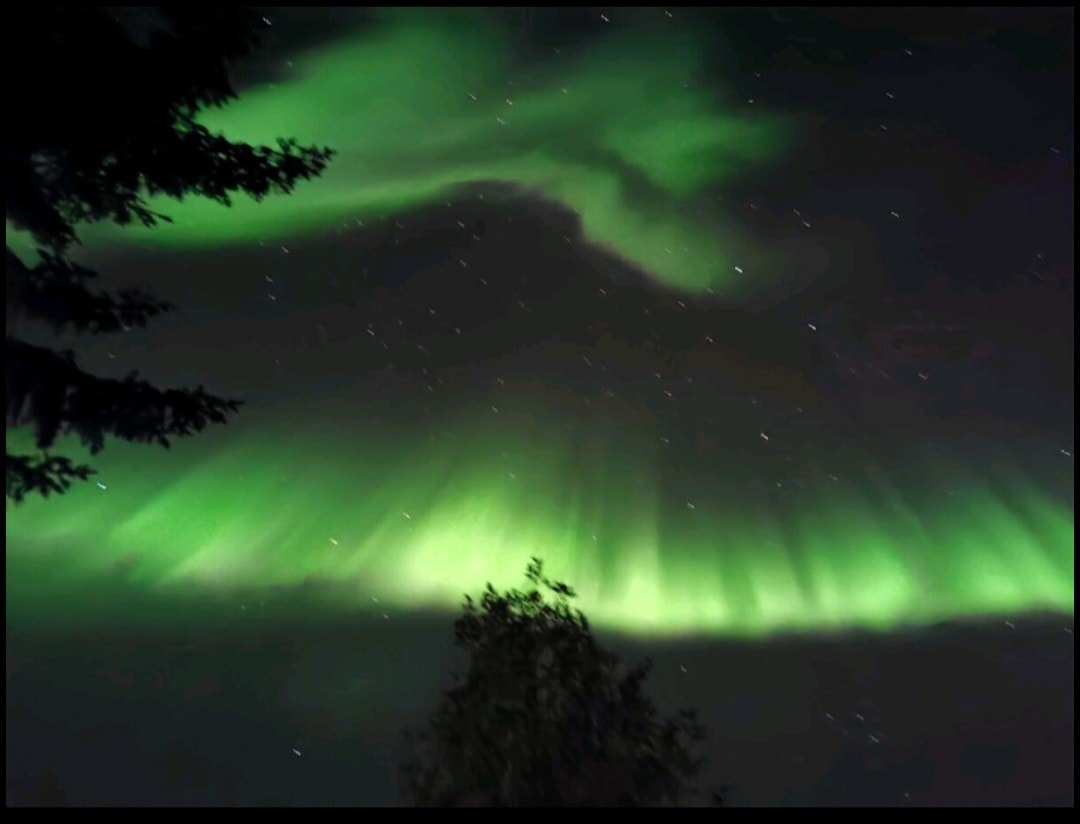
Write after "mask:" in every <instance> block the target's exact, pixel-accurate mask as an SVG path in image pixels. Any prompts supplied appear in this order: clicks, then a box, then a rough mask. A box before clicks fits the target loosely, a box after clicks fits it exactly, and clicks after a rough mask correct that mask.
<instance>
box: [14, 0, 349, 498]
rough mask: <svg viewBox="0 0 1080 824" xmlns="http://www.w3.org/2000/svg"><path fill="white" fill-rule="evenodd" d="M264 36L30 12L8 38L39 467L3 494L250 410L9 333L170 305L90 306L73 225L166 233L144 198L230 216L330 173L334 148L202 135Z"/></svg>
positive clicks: (92, 328) (200, 12) (102, 302)
mask: <svg viewBox="0 0 1080 824" xmlns="http://www.w3.org/2000/svg"><path fill="white" fill-rule="evenodd" d="M265 25H266V23H265V21H264V20H263V19H261V18H260V16H259V15H258V14H257V13H255V12H253V11H249V10H242V9H238V8H233V7H229V6H220V7H209V6H196V7H181V6H172V7H167V8H154V9H150V8H142V9H111V10H110V9H103V8H93V7H78V6H66V7H60V8H52V7H44V6H33V5H31V6H28V7H23V9H22V10H21V12H20V15H19V16H18V17H17V18H16V19H15V20H14V21H13V24H12V26H11V27H9V30H8V36H9V38H11V43H12V44H13V45H14V44H17V46H18V47H17V48H9V49H7V50H6V52H7V61H8V77H9V78H12V80H13V86H14V90H13V95H12V96H13V98H14V103H13V105H11V108H10V110H9V112H10V113H12V117H10V118H9V119H8V123H7V125H6V126H5V131H6V133H7V134H6V137H7V142H8V154H7V220H8V224H9V227H14V228H16V229H20V230H23V231H25V232H27V233H29V234H30V236H31V237H32V238H33V240H34V241H35V243H36V244H37V245H38V250H37V261H36V262H33V263H32V264H28V263H26V262H24V261H23V260H22V259H20V257H19V255H17V254H16V253H15V252H13V251H12V249H11V247H10V246H9V247H8V250H7V263H6V287H7V319H8V335H7V352H6V358H7V400H6V412H7V424H8V426H9V427H11V426H18V425H21V424H33V426H34V434H35V441H36V446H37V448H38V450H39V454H37V455H12V454H10V453H9V454H8V455H7V460H6V463H7V495H8V498H9V499H12V500H14V501H16V502H19V501H22V500H23V499H24V498H25V496H26V495H27V494H29V493H31V492H38V493H40V494H42V495H46V496H47V495H49V494H50V493H52V492H56V493H60V492H63V491H65V490H66V489H68V488H69V486H70V485H71V483H72V481H73V480H76V479H83V480H85V479H86V478H88V477H90V475H92V474H93V472H94V470H93V469H92V468H91V467H89V466H86V465H76V464H73V463H72V462H71V461H70V460H69V459H67V458H63V457H59V456H55V455H50V454H49V453H48V451H47V450H48V449H49V447H50V446H52V445H53V443H54V442H55V439H56V437H57V436H58V435H60V434H64V433H69V432H70V433H75V434H77V435H78V436H79V437H80V439H81V440H82V442H83V444H84V445H87V446H89V447H90V451H91V453H92V454H96V453H97V452H99V451H100V450H101V449H102V448H103V447H104V444H105V437H106V436H107V435H111V436H114V437H119V438H123V439H125V440H129V441H137V442H147V443H150V442H153V443H158V444H161V445H162V446H165V447H168V446H169V443H170V438H172V437H177V436H184V435H190V434H192V433H194V432H198V431H200V430H202V429H203V428H204V427H206V426H207V425H208V424H211V423H222V422H224V421H225V419H226V415H227V414H228V413H229V412H235V411H236V410H237V409H238V408H239V406H240V402H239V401H236V400H226V399H223V398H219V397H215V396H214V395H211V394H209V393H207V392H206V391H205V390H204V389H203V388H202V387H198V388H196V389H194V390H189V389H167V390H162V389H157V388H155V387H153V386H151V385H150V384H148V383H146V382H145V381H141V380H139V379H138V376H137V375H136V374H134V373H133V374H131V375H129V376H128V377H127V378H126V379H124V380H111V379H105V378H100V377H97V376H94V375H91V374H88V373H87V372H84V371H82V370H80V369H79V368H78V366H77V365H76V362H75V356H74V354H73V353H71V352H69V351H68V352H58V351H54V350H52V349H48V348H44V347H41V346H34V345H31V344H29V343H27V342H25V341H22V340H19V339H18V338H16V337H14V335H13V334H12V326H13V322H14V321H15V320H16V318H18V317H25V318H30V319H34V320H37V321H40V322H43V323H45V324H48V325H49V326H51V327H52V328H53V329H54V330H55V331H56V332H61V331H64V330H66V329H70V330H71V331H74V332H81V333H88V334H101V333H109V332H116V331H120V330H127V329H130V328H132V327H135V326H143V325H145V324H146V323H147V322H148V321H149V320H150V319H151V318H153V317H155V316H157V315H160V314H161V313H163V312H167V311H169V310H170V309H171V308H172V307H171V306H169V304H167V303H164V302H162V301H159V300H156V299H154V298H153V297H151V296H149V295H145V294H143V293H141V292H139V291H137V290H128V291H122V292H119V293H118V294H117V295H116V296H113V295H110V294H107V293H105V292H100V291H93V290H91V289H90V287H89V285H88V284H89V282H90V281H91V280H92V279H93V278H94V277H95V273H94V272H92V271H91V270H89V269H87V268H85V267H82V266H78V265H76V264H74V263H72V262H71V261H70V259H69V252H70V249H71V247H72V246H74V245H76V244H77V243H78V235H77V226H78V225H79V224H82V223H93V222H98V221H112V222H115V223H118V224H121V225H126V224H130V223H132V222H134V221H137V222H139V223H141V224H143V225H145V226H150V227H152V226H154V225H156V224H157V223H158V222H159V221H169V218H168V216H167V215H164V214H161V213H159V212H155V211H153V210H152V209H151V208H150V207H149V205H148V203H147V198H148V197H152V196H155V195H167V196H170V197H173V198H176V199H178V200H179V199H183V198H184V197H185V196H189V195H201V196H203V197H208V198H210V199H212V200H215V201H217V202H219V203H223V204H225V205H229V203H230V197H231V196H232V195H233V194H235V193H237V192H243V193H246V194H248V195H250V196H252V197H254V198H255V199H261V198H263V197H264V196H266V195H268V194H272V193H286V194H287V193H289V192H291V191H292V190H293V188H294V186H295V185H296V184H297V183H298V182H299V181H301V180H307V179H310V178H312V177H315V176H317V175H319V174H321V173H322V171H323V170H324V169H325V168H326V165H327V163H328V162H329V160H330V158H331V157H332V154H333V153H332V152H331V151H330V150H329V149H326V148H315V147H302V146H299V145H298V144H297V142H296V141H294V140H284V139H283V140H279V141H278V145H277V146H276V147H274V148H271V147H267V146H251V145H248V144H245V143H234V142H231V141H229V140H227V139H226V138H225V137H224V136H222V135H218V134H213V133H211V132H210V131H209V130H207V129H206V128H205V127H204V126H202V125H200V124H199V123H198V122H197V116H198V114H199V112H200V111H201V110H203V109H206V108H207V107H218V106H221V105H223V104H225V103H226V102H228V101H229V100H232V99H234V98H235V97H236V96H237V95H236V92H235V90H234V89H233V87H232V85H231V82H230V80H229V73H228V64H229V62H230V61H233V60H235V59H237V58H239V57H242V56H244V55H246V54H248V53H249V52H250V51H251V49H252V48H254V47H255V46H256V45H257V43H258V32H259V29H260V27H262V26H265Z"/></svg>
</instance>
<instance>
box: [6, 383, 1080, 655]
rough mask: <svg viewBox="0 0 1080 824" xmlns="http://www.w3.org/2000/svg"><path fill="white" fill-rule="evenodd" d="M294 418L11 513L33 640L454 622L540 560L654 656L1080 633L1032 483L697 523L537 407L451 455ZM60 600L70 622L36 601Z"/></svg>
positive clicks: (579, 429)
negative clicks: (150, 611) (331, 620)
mask: <svg viewBox="0 0 1080 824" xmlns="http://www.w3.org/2000/svg"><path fill="white" fill-rule="evenodd" d="M479 410H486V411H487V412H486V414H485V412H483V411H479ZM280 414H283V413H280V412H279V413H278V416H279V417H278V418H273V417H272V414H271V412H269V411H267V412H265V413H264V414H263V415H262V417H261V418H260V417H259V416H255V417H254V418H253V419H252V420H250V421H248V422H246V423H245V424H244V428H241V427H240V425H239V424H238V425H237V426H236V428H234V427H232V426H230V427H229V428H228V429H227V430H224V431H222V432H219V433H215V434H214V435H213V436H211V437H208V438H206V439H205V440H204V439H200V440H197V441H193V442H188V443H184V444H183V445H182V446H180V447H178V448H176V449H175V450H173V451H172V452H168V453H164V454H162V455H160V459H159V460H155V461H152V462H149V461H147V460H146V458H147V455H146V450H145V448H138V447H130V446H127V445H124V444H116V445H114V446H111V447H110V449H109V450H107V451H106V452H104V453H102V455H100V456H97V457H96V458H95V461H96V462H97V464H98V466H99V468H100V470H101V474H100V476H99V478H100V480H101V481H102V482H103V483H104V484H105V485H106V487H107V488H106V489H104V490H102V489H100V488H98V487H96V486H95V485H93V484H90V485H83V486H79V487H76V488H74V489H72V490H71V491H70V492H69V493H68V494H66V495H64V496H63V497H61V498H60V499H57V500H53V501H37V500H31V501H29V502H28V503H26V504H25V505H24V506H22V507H20V508H18V509H13V510H9V513H8V523H7V542H8V619H9V621H14V622H16V623H18V622H21V621H58V622H64V621H70V620H76V616H77V620H80V621H86V620H91V619H92V617H93V616H94V614H95V611H100V610H102V609H105V608H106V607H107V606H108V605H106V604H102V603H100V599H99V595H97V594H96V593H100V592H102V591H110V592H111V591H116V592H120V593H140V594H142V595H143V596H145V597H146V598H148V599H150V600H151V601H152V600H154V599H157V600H161V601H168V600H169V599H170V598H174V599H187V600H188V602H190V603H192V604H198V603H200V602H201V601H213V600H214V599H215V598H216V599H218V600H219V601H221V600H224V601H229V600H230V599H231V601H232V602H233V603H234V604H235V602H236V601H238V600H252V599H254V598H255V597H256V596H258V597H260V598H265V597H272V596H273V594H274V593H282V592H284V593H288V592H295V591H301V590H303V591H307V592H308V593H309V594H310V595H311V597H312V598H313V599H315V600H316V601H318V602H321V603H322V604H323V607H324V608H325V609H326V610H327V611H328V612H330V613H335V612H338V611H350V610H355V609H358V608H361V609H362V608H365V607H370V606H371V605H372V602H373V599H376V598H377V599H378V606H379V608H380V609H398V610H401V609H421V608H447V609H454V608H456V606H457V605H458V603H459V602H460V598H461V595H462V594H463V593H465V592H476V591H477V589H478V588H479V587H480V586H482V585H483V583H484V582H486V581H491V582H493V583H494V584H496V586H510V585H515V584H517V583H518V582H519V581H520V576H521V571H522V570H523V569H524V565H525V563H526V561H527V560H528V558H529V557H530V556H533V555H537V556H540V557H543V558H544V559H545V560H546V561H547V563H548V565H549V567H550V570H551V572H552V573H553V574H554V575H556V576H557V577H560V578H563V579H566V580H568V581H570V582H571V583H573V584H574V585H575V587H576V588H577V589H578V591H579V593H580V596H581V598H580V603H581V606H582V608H583V609H585V610H586V612H587V614H588V615H589V616H590V618H591V619H593V620H594V621H595V622H596V623H597V624H598V625H600V626H604V627H608V628H611V629H615V630H620V631H626V632H630V633H634V634H637V635H658V636H665V635H678V634H693V633H709V634H728V635H747V636H757V635H768V634H770V633H775V632H781V631H818V630H840V629H848V628H867V629H875V630H888V629H891V628H895V627H899V626H902V625H908V624H920V623H926V622H934V621H939V620H947V619H950V618H959V617H965V616H972V615H979V614H990V613H1008V614H1016V613H1018V612H1022V611H1026V610H1041V609H1048V610H1055V611H1059V612H1064V613H1068V614H1071V613H1072V609H1073V516H1072V511H1071V508H1066V507H1065V506H1064V505H1063V504H1061V503H1059V502H1055V501H1054V500H1053V498H1052V497H1050V496H1049V495H1047V494H1046V493H1044V492H1042V491H1041V490H1040V488H1039V485H1038V484H1037V483H1036V482H1035V480H1033V479H1032V478H1031V477H1028V476H1027V475H1025V474H1024V473H1023V472H1021V471H1019V470H1018V469H1015V468H1008V467H1003V468H999V470H998V472H997V475H996V476H995V477H990V478H988V477H987V475H986V473H985V472H983V471H982V470H981V469H980V470H976V469H975V468H971V467H967V466H965V464H964V462H963V461H959V460H955V459H948V460H946V459H944V458H940V457H939V458H933V459H930V458H921V457H920V458H912V459H911V462H910V463H909V464H908V465H907V466H904V467H901V468H900V470H894V469H889V468H886V467H884V466H878V465H876V464H874V463H873V461H872V460H870V459H869V458H867V460H866V461H864V463H863V465H862V467H861V468H854V467H853V468H852V469H851V470H850V471H849V472H848V473H846V475H845V477H844V478H842V479H841V480H839V481H837V482H831V481H826V482H825V483H824V484H823V485H822V486H821V487H820V488H814V489H810V490H808V491H807V492H806V494H805V495H804V496H803V497H802V498H801V499H799V500H798V501H797V502H795V503H791V504H784V505H781V504H778V503H776V502H775V501H770V500H769V499H768V498H767V497H766V496H764V495H763V494H758V493H755V492H752V491H750V490H744V491H742V492H739V493H736V494H734V495H732V494H731V492H730V489H731V484H730V483H725V482H724V480H725V479H723V478H721V477H716V478H715V481H716V482H715V483H712V484H707V483H704V482H699V484H698V489H697V492H696V497H697V498H698V503H697V504H696V505H695V507H694V508H693V509H691V508H690V507H688V506H687V502H686V501H684V500H681V496H682V491H680V490H677V489H676V487H677V485H668V486H666V487H665V486H664V485H662V484H660V483H659V482H658V481H657V479H658V478H659V477H661V476H660V474H659V472H658V466H659V463H658V462H659V460H660V456H659V455H658V454H657V452H656V447H654V446H653V445H651V444H650V443H647V442H645V441H644V440H643V437H642V436H641V435H640V434H638V433H636V432H635V431H633V430H632V429H630V428H626V429H623V430H621V429H620V428H619V427H618V426H617V425H616V424H612V423H611V422H601V421H598V420H578V421H572V420H561V419H559V420H557V419H556V413H552V414H551V415H549V416H547V417H546V418H545V416H543V415H539V414H538V409H537V402H536V400H535V399H533V400H531V401H528V402H526V401H525V400H524V399H522V400H520V401H519V403H517V404H516V405H515V404H513V403H509V404H508V403H507V402H506V399H505V398H504V399H503V401H502V405H501V406H500V411H499V414H498V415H494V414H493V413H491V412H490V407H484V406H481V407H478V411H476V412H473V413H472V414H469V415H465V414H462V415H461V417H460V419H459V420H458V421H457V423H456V424H454V425H451V426H449V427H444V432H443V434H442V435H441V436H439V438H438V439H436V440H433V439H432V438H431V437H430V436H427V437H425V436H424V435H417V436H415V437H402V436H401V433H400V432H396V433H394V435H393V436H392V437H391V436H389V435H390V433H389V431H388V430H387V431H382V430H380V428H379V427H378V426H369V427H368V428H367V429H366V430H365V432H364V433H363V434H361V435H357V436H356V437H355V438H349V439H347V440H340V439H335V438H334V437H332V436H331V435H330V434H328V433H329V432H332V431H334V430H333V427H332V426H331V425H329V424H328V425H327V427H326V431H324V432H322V433H320V432H319V427H308V428H305V429H303V430H298V431H296V432H295V433H292V434H289V433H283V432H282V431H281V427H280V424H278V425H276V426H275V425H274V424H272V423H271V420H277V419H279V418H280ZM289 414H295V410H293V411H290V412H289ZM314 414H317V413H313V412H311V411H309V413H308V417H307V418H306V419H307V420H311V415H314ZM8 438H9V448H11V447H12V446H19V445H20V444H18V443H14V441H18V440H19V439H20V438H22V439H25V433H21V432H17V433H9V436H8ZM901 470H902V471H901ZM712 471H713V474H714V475H718V474H719V470H715V469H714V470H712ZM912 476H914V477H916V478H918V479H921V480H920V482H919V483H918V484H917V485H916V486H914V487H913V486H912V485H911V484H910V477H912ZM901 478H905V480H901ZM50 588H51V589H50ZM46 590H48V591H52V592H54V593H56V592H63V593H64V598H63V601H62V603H61V604H60V605H57V603H56V602H55V601H54V602H51V603H50V602H47V601H40V602H39V601H38V600H35V593H37V594H40V593H41V592H43V591H46ZM260 593H261V594H260ZM121 600H123V599H122V598H121ZM137 620H138V615H126V616H125V621H137Z"/></svg>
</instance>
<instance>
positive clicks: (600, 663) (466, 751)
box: [401, 558, 720, 806]
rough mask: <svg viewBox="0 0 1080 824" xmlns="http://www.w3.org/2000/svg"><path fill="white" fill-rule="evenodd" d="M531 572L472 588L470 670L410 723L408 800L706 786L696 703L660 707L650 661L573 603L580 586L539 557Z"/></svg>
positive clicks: (505, 802)
mask: <svg viewBox="0 0 1080 824" xmlns="http://www.w3.org/2000/svg"><path fill="white" fill-rule="evenodd" d="M525 574H526V578H527V579H528V581H529V582H530V583H531V585H532V587H531V589H529V590H528V591H522V590H517V589H512V590H509V591H507V592H505V593H499V592H496V590H495V589H494V587H492V586H491V584H488V586H487V589H486V590H485V591H484V594H483V596H482V597H481V598H480V602H479V604H477V603H476V602H474V601H473V599H472V598H470V597H469V596H466V598H465V603H464V613H463V615H461V617H459V618H458V619H457V621H456V622H455V625H454V637H455V645H456V646H458V647H459V648H461V649H463V650H464V651H465V652H466V653H467V654H468V656H469V665H468V670H467V672H466V673H465V675H464V677H463V678H462V679H460V682H459V683H458V684H456V685H455V686H454V687H452V688H451V689H449V690H447V691H445V692H444V693H443V696H442V700H441V701H440V703H439V705H438V707H437V708H436V710H435V711H434V713H433V714H432V716H431V717H430V719H429V721H428V724H427V726H426V727H425V728H424V729H423V730H420V731H417V732H414V733H412V734H411V735H410V738H411V743H412V750H411V752H410V754H409V755H408V756H407V758H406V760H405V761H404V763H403V764H402V766H401V778H402V789H403V792H404V794H405V796H406V798H407V800H408V801H409V802H410V803H414V804H417V805H421V806H613V805H618V806H657V805H674V804H679V803H684V802H687V801H690V800H693V799H694V798H696V797H698V794H699V789H698V787H697V786H696V779H697V776H698V774H699V771H700V768H701V763H702V762H701V759H700V758H698V757H696V756H695V755H694V750H695V749H696V747H697V745H698V744H699V743H700V742H701V741H702V740H704V730H703V727H702V726H701V724H700V723H699V722H698V721H697V718H696V715H695V713H694V712H693V711H691V710H683V711H681V712H679V713H677V714H676V715H674V716H673V717H670V718H663V717H661V716H660V715H659V712H658V710H657V708H656V706H655V704H654V703H653V702H652V701H651V700H650V699H649V698H648V697H647V696H646V695H645V692H644V685H645V681H646V678H647V677H648V675H649V672H650V670H651V666H652V665H651V662H650V661H648V660H646V661H645V662H643V663H641V664H637V665H634V666H629V667H628V666H626V665H624V664H623V663H622V662H621V660H620V658H619V656H617V655H616V654H614V653H612V652H609V651H606V650H604V649H602V648H601V647H600V646H598V645H597V643H596V641H595V640H594V638H593V636H592V633H591V631H590V628H589V623H588V620H587V619H586V618H585V616H584V614H583V613H582V612H581V611H580V610H577V609H574V608H572V607H571V606H570V602H569V599H570V598H573V597H574V595H575V593H574V591H573V590H572V589H571V588H570V587H569V586H567V585H566V584H564V583H559V582H553V581H550V580H549V579H548V578H546V577H545V576H544V574H543V565H542V562H541V561H540V560H539V559H537V558H533V559H532V562H531V563H530V564H529V566H528V568H527V570H526V573H525ZM552 596H554V597H552ZM713 800H714V802H718V801H720V799H719V798H714V799H713Z"/></svg>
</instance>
